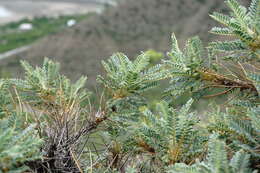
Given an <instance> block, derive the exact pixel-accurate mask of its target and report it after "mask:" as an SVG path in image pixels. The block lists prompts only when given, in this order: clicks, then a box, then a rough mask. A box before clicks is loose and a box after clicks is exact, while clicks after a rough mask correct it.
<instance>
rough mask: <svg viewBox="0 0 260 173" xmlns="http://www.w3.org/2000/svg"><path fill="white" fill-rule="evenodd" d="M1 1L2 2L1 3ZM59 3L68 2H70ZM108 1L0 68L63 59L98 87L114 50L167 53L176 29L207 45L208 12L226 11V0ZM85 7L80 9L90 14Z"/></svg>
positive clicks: (72, 74)
mask: <svg viewBox="0 0 260 173" xmlns="http://www.w3.org/2000/svg"><path fill="white" fill-rule="evenodd" d="M15 1H22V0H15ZM74 1H75V0H74ZM77 1H78V5H80V6H81V8H82V9H84V10H87V5H86V3H87V2H86V1H87V0H86V1H84V0H77ZM2 2H4V1H3V0H0V6H1V3H2ZM45 2H46V1H45ZM57 2H58V0H57ZM60 2H62V3H65V4H66V3H67V4H69V3H71V2H72V1H69V0H61V1H60ZM75 2H76V1H75ZM104 2H105V1H99V2H98V3H93V2H90V1H89V2H88V4H92V6H91V5H90V6H89V9H90V7H91V10H89V12H90V11H91V12H93V11H95V12H97V13H96V14H93V15H91V16H88V17H87V18H85V19H82V20H80V21H79V23H77V24H76V25H75V26H73V27H68V28H65V29H63V30H61V31H60V32H55V33H52V34H48V35H47V36H44V37H42V38H41V39H39V40H37V41H36V42H33V44H32V45H31V46H30V48H29V49H27V50H26V51H23V52H21V53H18V54H15V55H13V56H11V57H8V58H5V59H2V60H0V68H1V69H2V70H4V71H5V72H7V73H9V74H11V75H13V76H20V75H21V74H22V70H21V67H20V65H19V61H20V60H22V59H23V60H27V61H29V62H31V63H33V64H41V62H42V60H43V58H44V57H49V58H50V59H54V60H56V61H58V62H60V63H61V70H62V73H64V74H65V75H67V76H68V77H69V78H71V79H73V80H74V79H76V78H78V77H80V76H81V75H87V76H88V77H89V85H91V86H94V84H95V79H96V75H97V74H100V72H101V71H102V70H101V60H104V59H106V58H108V57H109V56H111V54H112V53H114V52H118V51H120V52H124V53H125V54H127V55H128V56H129V57H130V58H133V57H135V56H136V55H137V54H139V53H140V52H141V51H146V50H149V49H153V50H156V51H158V52H164V53H165V52H166V51H168V50H169V48H170V35H171V33H172V32H175V33H176V35H177V37H178V39H179V40H180V43H181V44H183V42H184V40H186V39H187V38H188V37H191V36H194V35H198V36H200V37H201V38H202V39H203V41H205V43H207V42H208V41H210V40H212V39H213V36H212V35H210V34H209V33H208V31H209V30H210V28H211V27H212V26H214V25H215V23H214V22H213V20H211V19H210V17H209V15H208V14H209V13H211V12H213V11H219V12H224V13H226V11H227V9H226V6H225V5H224V3H223V0H121V1H120V0H118V1H117V5H116V6H115V5H114V1H113V3H111V2H112V1H111V2H110V5H104ZM39 3H40V2H39ZM51 3H54V1H52V2H51ZM84 3H85V5H86V6H85V7H86V9H85V8H83V7H84ZM100 3H101V4H103V5H102V7H101V6H100ZM243 3H244V4H247V3H248V0H243ZM2 4H4V3H2ZM76 4H77V3H76ZM95 5H96V6H95ZM68 9H69V8H68ZM100 9H102V10H100ZM84 10H83V11H82V13H86V11H84ZM43 11H44V10H43ZM54 11H55V10H54ZM65 11H66V10H65ZM68 11H70V10H68ZM68 11H66V12H68ZM71 11H72V10H71ZM76 11H77V10H76ZM56 12H57V11H56ZM78 12H79V13H81V12H80V11H78ZM53 13H54V14H55V12H53ZM64 14H71V13H64ZM64 14H63V15H64ZM73 14H74V13H73ZM43 15H44V14H43ZM55 15H57V14H55ZM0 20H1V18H0ZM0 41H1V39H0Z"/></svg>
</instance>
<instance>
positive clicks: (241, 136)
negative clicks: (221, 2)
mask: <svg viewBox="0 0 260 173" xmlns="http://www.w3.org/2000/svg"><path fill="white" fill-rule="evenodd" d="M226 4H227V5H228V6H229V7H230V9H231V10H232V12H231V13H230V16H228V15H224V14H220V13H213V14H212V15H211V17H212V18H213V19H215V20H217V21H218V22H220V23H221V24H222V25H224V28H220V27H215V28H213V29H212V30H211V32H212V33H214V34H219V35H222V36H224V37H225V38H228V39H227V40H228V41H215V42H212V43H210V44H209V45H208V46H207V47H206V48H204V46H203V44H202V41H201V40H200V39H199V38H198V37H193V38H191V39H189V40H188V41H187V42H186V44H185V47H184V48H183V49H180V48H179V45H178V42H177V39H176V36H175V35H174V34H173V35H172V49H171V51H170V52H169V53H168V58H163V60H162V62H161V63H158V64H153V63H151V59H153V56H155V55H154V53H153V52H152V53H151V51H148V52H145V53H142V54H141V55H139V56H138V57H137V58H136V59H134V60H131V59H129V58H128V57H127V56H126V55H124V54H123V53H116V54H114V55H112V56H111V57H110V58H109V59H107V60H106V61H103V62H102V64H103V66H104V69H105V72H106V73H105V75H104V76H98V79H97V80H98V82H99V83H100V84H101V86H100V87H102V89H103V93H102V94H101V97H100V98H97V99H96V100H98V99H100V102H99V104H98V106H96V105H95V106H93V104H94V102H92V101H91V99H90V97H89V96H90V92H89V91H88V90H87V89H85V81H86V78H85V77H82V78H80V79H79V80H78V81H76V82H75V83H73V82H71V81H70V80H69V79H68V78H66V77H65V76H64V75H61V74H60V73H59V64H58V63H55V62H52V61H50V60H48V59H47V58H46V59H45V60H44V63H43V66H42V67H33V66H31V65H29V64H28V63H27V62H24V61H23V62H22V65H23V67H24V69H25V72H26V73H25V78H24V79H1V80H0V88H1V90H0V101H1V102H0V125H1V127H0V132H1V134H0V156H1V157H0V161H1V162H0V171H2V172H8V171H9V172H14V171H16V172H22V171H34V172H55V173H56V172H57V173H60V172H80V173H82V172H102V173H103V172H111V173H112V172H115V173H117V172H122V173H125V172H126V173H133V172H141V173H146V172H149V173H150V172H158V173H159V172H169V173H175V172H176V173H177V172H178V173H186V172H187V173H188V172H190V173H192V172H194V173H201V172H205V173H222V172H225V173H233V172H240V173H249V172H250V173H251V172H253V173H256V172H257V171H258V170H259V169H260V164H259V163H260V162H259V161H260V159H259V155H260V153H259V151H260V144H259V141H260V127H259V124H260V122H259V118H260V117H259V115H260V112H259V103H260V102H259V101H260V99H259V94H260V93H259V92H260V74H259V73H260V71H259V68H260V59H259V57H260V0H252V2H251V5H250V7H249V8H248V9H247V8H246V7H244V6H241V5H240V4H239V3H238V2H237V1H236V0H227V1H226ZM156 56H157V55H156ZM161 81H164V82H168V81H169V83H168V87H167V89H166V90H164V91H162V89H161V93H160V96H161V98H160V100H158V102H157V103H151V102H154V100H151V96H152V97H153V96H155V93H153V90H152V89H153V88H160V82H161ZM159 91H160V90H157V92H159ZM147 93H149V95H150V96H149V97H147ZM156 95H158V93H156ZM183 95H185V96H186V97H189V101H187V103H186V104H184V105H178V104H176V103H175V102H176V100H177V99H178V98H179V97H183ZM219 96H225V97H222V98H221V99H222V103H220V104H216V103H214V99H213V98H215V97H219ZM202 99H204V100H206V101H207V102H208V105H207V106H206V107H205V109H204V111H200V112H199V113H198V112H197V111H196V110H194V107H193V106H194V105H195V104H197V103H199V101H200V100H202ZM5 144H6V145H5ZM27 147H30V149H28V148H27ZM18 150H19V151H18Z"/></svg>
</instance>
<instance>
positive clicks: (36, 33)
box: [0, 14, 89, 53]
mask: <svg viewBox="0 0 260 173" xmlns="http://www.w3.org/2000/svg"><path fill="white" fill-rule="evenodd" d="M88 16H89V14H83V15H74V16H60V17H57V18H49V17H38V18H35V19H23V20H21V21H19V22H12V23H9V24H7V25H4V26H0V53H3V52H6V51H9V50H12V49H15V48H18V47H21V46H25V45H28V44H31V43H32V42H34V41H35V40H37V39H39V38H42V37H44V36H46V35H48V34H52V33H55V32H57V31H60V30H61V29H63V28H65V27H66V26H67V21H69V20H70V19H73V20H76V22H79V21H81V20H82V19H85V18H87V17H88ZM23 23H30V24H32V26H33V28H32V29H31V30H24V31H23V30H20V29H19V26H20V25H21V24H23Z"/></svg>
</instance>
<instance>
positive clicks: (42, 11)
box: [0, 0, 102, 24]
mask: <svg viewBox="0 0 260 173" xmlns="http://www.w3.org/2000/svg"><path fill="white" fill-rule="evenodd" d="M101 10H102V5H100V4H95V3H90V2H86V1H82V0H73V1H72V0H71V1H68V0H67V1H61V0H52V1H49V0H37V1H35V0H0V24H4V23H7V22H11V21H17V20H20V19H22V18H32V17H35V16H59V15H69V14H79V13H87V12H100V11H101Z"/></svg>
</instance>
